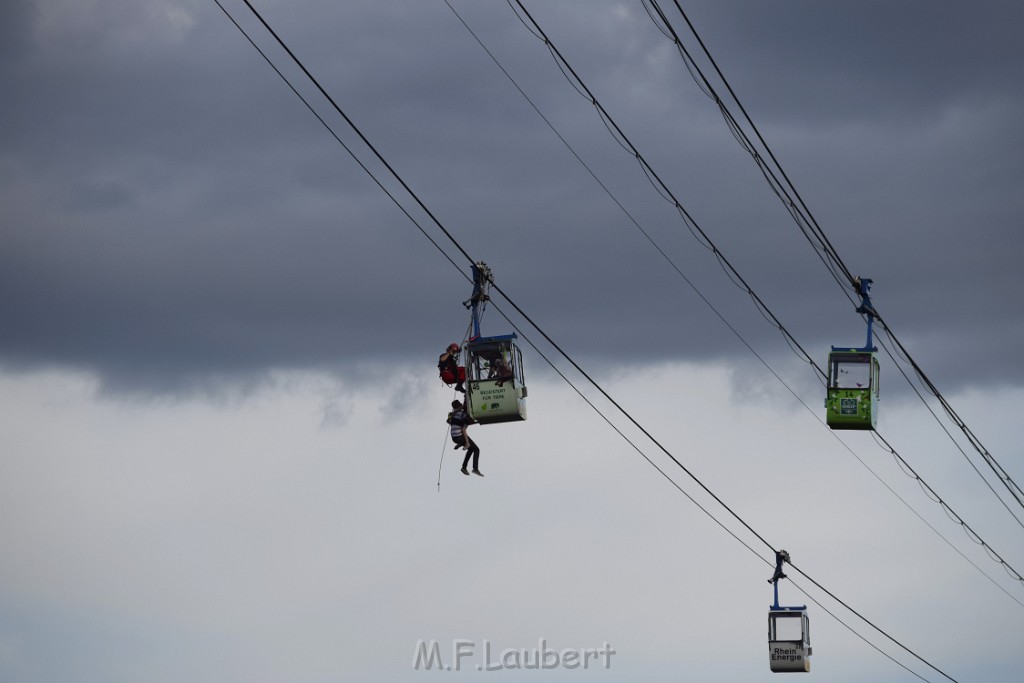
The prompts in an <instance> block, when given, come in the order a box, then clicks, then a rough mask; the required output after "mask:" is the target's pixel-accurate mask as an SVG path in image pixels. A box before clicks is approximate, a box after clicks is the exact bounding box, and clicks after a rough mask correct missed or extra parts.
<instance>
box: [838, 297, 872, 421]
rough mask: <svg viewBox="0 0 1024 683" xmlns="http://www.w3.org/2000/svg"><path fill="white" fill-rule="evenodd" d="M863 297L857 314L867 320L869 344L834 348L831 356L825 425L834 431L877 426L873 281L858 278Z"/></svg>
mask: <svg viewBox="0 0 1024 683" xmlns="http://www.w3.org/2000/svg"><path fill="white" fill-rule="evenodd" d="M854 287H855V288H856V290H857V293H858V294H859V295H860V296H861V305H860V306H859V307H858V308H857V312H858V313H861V314H864V315H866V316H867V319H868V341H867V344H865V345H864V346H863V347H862V348H859V349H858V348H844V347H839V346H833V347H832V352H831V353H829V354H828V390H827V395H826V397H825V410H826V422H827V423H828V426H829V427H831V428H832V429H875V427H876V426H877V425H878V356H877V351H878V349H877V348H876V347H875V346H874V345H873V344H872V339H871V328H872V324H873V323H874V320H875V309H874V307H873V306H872V305H871V296H870V295H869V293H868V292H869V290H870V289H871V280H870V279H869V278H857V279H856V280H854Z"/></svg>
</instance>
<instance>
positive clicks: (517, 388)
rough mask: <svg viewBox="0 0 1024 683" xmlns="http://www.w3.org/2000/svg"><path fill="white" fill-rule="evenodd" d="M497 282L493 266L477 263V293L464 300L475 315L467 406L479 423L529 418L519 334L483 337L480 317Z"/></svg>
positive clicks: (469, 351) (468, 346) (468, 359)
mask: <svg viewBox="0 0 1024 683" xmlns="http://www.w3.org/2000/svg"><path fill="white" fill-rule="evenodd" d="M493 282H494V280H493V276H492V274H491V269H490V268H488V267H487V265H486V264H485V263H484V262H483V261H480V262H478V263H475V264H474V265H473V296H472V297H471V298H470V299H469V301H466V302H464V304H465V306H466V307H467V308H470V309H471V310H472V314H473V336H472V337H470V339H469V341H468V343H467V344H466V348H465V354H466V357H465V367H466V407H467V410H468V411H469V415H470V417H472V418H473V419H474V420H476V421H477V422H478V423H479V424H492V423H497V422H513V421H518V420H525V419H526V401H525V399H526V384H525V382H524V378H523V357H522V353H521V352H520V351H519V347H518V346H516V339H517V337H516V334H515V333H514V332H513V333H511V334H505V335H500V336H497V337H482V336H480V318H481V315H482V313H483V309H484V307H485V306H486V303H487V301H488V292H489V290H490V286H491V284H492V283H493Z"/></svg>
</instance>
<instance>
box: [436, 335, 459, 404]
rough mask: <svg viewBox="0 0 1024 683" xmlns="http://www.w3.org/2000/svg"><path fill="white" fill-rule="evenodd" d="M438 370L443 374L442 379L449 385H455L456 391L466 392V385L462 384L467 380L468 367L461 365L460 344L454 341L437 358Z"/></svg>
mask: <svg viewBox="0 0 1024 683" xmlns="http://www.w3.org/2000/svg"><path fill="white" fill-rule="evenodd" d="M437 370H438V372H439V373H440V375H441V381H442V382H444V383H445V384H447V385H448V386H451V385H453V384H454V385H455V390H456V391H461V392H462V393H466V387H464V386H463V385H462V383H463V382H465V381H466V368H464V367H462V366H461V365H459V345H458V344H456V343H455V342H452V343H451V344H449V345H448V348H447V349H446V350H445V352H444V353H442V354H441V356H440V358H438V359H437Z"/></svg>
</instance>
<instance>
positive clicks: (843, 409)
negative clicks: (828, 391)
mask: <svg viewBox="0 0 1024 683" xmlns="http://www.w3.org/2000/svg"><path fill="white" fill-rule="evenodd" d="M839 414H840V415H856V414H857V399H855V398H841V399H839Z"/></svg>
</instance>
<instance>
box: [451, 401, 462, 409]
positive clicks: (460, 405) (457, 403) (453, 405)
mask: <svg viewBox="0 0 1024 683" xmlns="http://www.w3.org/2000/svg"><path fill="white" fill-rule="evenodd" d="M461 407H462V403H461V402H460V401H458V400H455V401H452V408H461Z"/></svg>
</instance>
